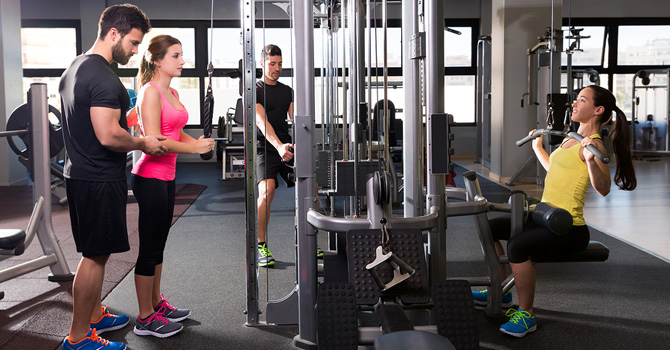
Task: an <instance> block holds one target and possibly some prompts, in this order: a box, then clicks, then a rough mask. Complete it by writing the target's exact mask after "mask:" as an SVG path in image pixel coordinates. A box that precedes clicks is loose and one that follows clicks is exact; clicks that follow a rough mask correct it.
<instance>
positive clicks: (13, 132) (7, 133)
mask: <svg viewBox="0 0 670 350" xmlns="http://www.w3.org/2000/svg"><path fill="white" fill-rule="evenodd" d="M29 132H30V129H22V130H11V131H0V137H12V136H20V135H26V134H28V133H29Z"/></svg>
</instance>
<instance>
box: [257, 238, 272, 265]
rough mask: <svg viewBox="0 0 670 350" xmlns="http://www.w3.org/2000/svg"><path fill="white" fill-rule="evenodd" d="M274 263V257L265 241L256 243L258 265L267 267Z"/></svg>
mask: <svg viewBox="0 0 670 350" xmlns="http://www.w3.org/2000/svg"><path fill="white" fill-rule="evenodd" d="M274 264H275V258H273V257H272V253H270V250H269V249H268V247H267V244H266V243H263V244H259V245H258V266H260V267H267V266H272V265H274Z"/></svg>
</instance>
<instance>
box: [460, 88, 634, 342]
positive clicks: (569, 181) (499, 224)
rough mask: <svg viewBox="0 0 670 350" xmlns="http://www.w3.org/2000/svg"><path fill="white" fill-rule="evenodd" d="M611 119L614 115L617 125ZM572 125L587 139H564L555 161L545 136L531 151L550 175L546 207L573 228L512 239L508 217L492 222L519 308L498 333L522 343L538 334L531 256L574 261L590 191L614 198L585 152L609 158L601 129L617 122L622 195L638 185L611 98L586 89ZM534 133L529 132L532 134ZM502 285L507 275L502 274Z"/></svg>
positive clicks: (480, 296)
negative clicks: (568, 217) (563, 214)
mask: <svg viewBox="0 0 670 350" xmlns="http://www.w3.org/2000/svg"><path fill="white" fill-rule="evenodd" d="M613 113H616V116H615V118H614V119H612V117H613ZM572 121H573V122H577V123H579V129H578V130H577V133H579V134H580V135H582V136H583V137H584V139H583V140H582V142H581V144H580V143H579V142H577V141H576V140H574V139H565V140H564V142H563V143H562V144H561V146H560V147H559V148H558V149H556V150H555V151H554V152H553V153H552V154H551V156H550V155H549V154H548V153H547V151H545V150H544V148H543V147H542V136H539V137H537V138H536V139H534V140H533V151H534V152H535V155H536V156H537V158H538V160H539V161H540V164H542V166H543V167H544V168H545V169H546V170H547V176H546V178H545V188H544V193H543V196H542V201H543V202H548V203H549V204H552V205H553V206H556V207H559V208H563V209H565V210H567V211H568V212H570V213H571V214H572V218H573V227H572V229H571V230H570V231H569V232H568V233H565V234H562V235H556V234H554V233H551V232H550V231H549V230H547V229H545V228H543V227H540V226H537V225H535V224H533V223H528V224H527V225H524V230H523V231H522V232H521V233H519V234H516V235H515V236H514V237H510V231H511V229H510V219H509V217H502V218H495V219H491V220H490V221H489V223H490V226H491V232H492V233H493V238H494V239H495V241H496V249H497V251H498V252H499V253H500V254H504V250H503V248H502V245H501V244H500V242H499V241H500V240H507V256H508V259H509V262H510V266H511V268H512V274H513V275H514V280H515V281H516V289H517V293H518V298H519V308H518V309H517V310H514V309H510V311H508V315H509V316H510V320H509V321H508V322H507V323H505V324H503V325H502V326H501V327H500V331H502V332H503V333H506V334H509V335H512V336H515V337H523V336H525V335H526V334H527V333H529V332H533V331H535V330H536V322H535V315H534V312H533V300H534V298H535V269H534V267H533V263H532V262H531V260H530V258H531V256H540V255H543V256H547V255H570V254H574V253H577V252H579V251H581V250H583V249H584V248H586V246H587V245H588V242H589V231H588V227H587V226H586V222H585V221H584V217H583V211H582V208H583V206H584V198H585V196H586V191H587V189H588V186H589V185H591V186H592V187H593V189H594V190H595V191H596V192H598V193H599V194H600V195H602V196H606V195H607V194H608V193H609V192H610V187H611V178H610V170H609V166H608V165H607V164H604V163H603V162H601V161H600V160H599V159H598V158H596V157H595V156H594V155H593V153H591V152H590V151H588V150H587V149H586V146H588V145H593V146H595V147H596V148H598V149H599V150H600V151H601V152H603V153H606V150H605V146H604V144H603V141H602V138H601V137H600V131H601V129H602V126H603V125H605V124H609V123H610V122H612V121H613V122H614V127H613V128H612V131H611V132H610V133H609V136H610V138H611V140H612V145H613V148H614V154H615V156H616V160H617V162H616V171H615V175H614V182H615V184H616V185H617V186H618V187H619V188H621V189H622V190H627V191H631V190H633V189H635V187H636V185H637V181H636V179H635V170H634V168H633V162H632V156H631V152H630V131H629V125H628V121H627V120H626V115H625V114H624V113H623V112H622V111H621V110H620V109H619V108H618V107H617V106H616V99H615V98H614V95H612V93H611V92H610V91H608V90H606V89H604V88H602V87H600V86H596V85H591V86H588V87H586V88H584V89H583V90H582V91H581V92H580V94H579V96H578V97H577V99H576V100H575V101H574V102H573V104H572ZM534 131H535V130H533V131H531V134H532V133H533V132H534ZM502 271H503V279H504V278H505V277H506V276H505V275H506V271H505V269H504V268H502ZM472 294H473V298H474V299H475V303H476V304H480V305H481V304H485V303H486V294H487V292H486V291H480V292H472ZM505 304H507V305H510V306H511V304H512V295H511V292H509V293H507V294H505V295H504V296H503V305H505Z"/></svg>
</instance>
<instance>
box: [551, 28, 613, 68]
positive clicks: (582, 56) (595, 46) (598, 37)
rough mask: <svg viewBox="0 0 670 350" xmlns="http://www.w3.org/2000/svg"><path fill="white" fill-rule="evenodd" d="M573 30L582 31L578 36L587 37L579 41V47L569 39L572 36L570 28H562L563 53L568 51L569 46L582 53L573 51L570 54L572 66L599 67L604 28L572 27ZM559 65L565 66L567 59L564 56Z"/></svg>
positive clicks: (564, 55)
mask: <svg viewBox="0 0 670 350" xmlns="http://www.w3.org/2000/svg"><path fill="white" fill-rule="evenodd" d="M573 28H575V29H583V30H582V31H581V32H579V35H580V36H588V38H583V39H580V40H579V46H578V47H577V46H576V45H577V43H576V40H575V39H571V38H569V37H570V36H574V35H573V33H571V32H570V27H567V26H564V27H563V28H562V29H563V51H565V50H568V49H569V48H570V47H571V45H573V44H574V45H575V49H577V48H579V49H581V50H582V51H575V52H573V54H572V65H573V66H600V63H601V60H602V53H603V39H604V37H605V27H604V26H595V27H585V26H573ZM561 64H562V65H564V66H565V65H567V64H568V58H567V55H566V54H563V55H561Z"/></svg>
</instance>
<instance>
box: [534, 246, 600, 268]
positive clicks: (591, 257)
mask: <svg viewBox="0 0 670 350" xmlns="http://www.w3.org/2000/svg"><path fill="white" fill-rule="evenodd" d="M609 255H610V250H609V248H607V246H606V245H604V244H602V243H600V242H598V241H589V245H588V246H586V249H584V250H583V251H581V252H579V253H576V254H572V255H567V256H548V257H532V258H531V260H532V261H533V262H536V263H551V262H602V261H606V260H607V259H608V258H609Z"/></svg>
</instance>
